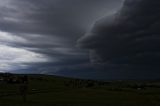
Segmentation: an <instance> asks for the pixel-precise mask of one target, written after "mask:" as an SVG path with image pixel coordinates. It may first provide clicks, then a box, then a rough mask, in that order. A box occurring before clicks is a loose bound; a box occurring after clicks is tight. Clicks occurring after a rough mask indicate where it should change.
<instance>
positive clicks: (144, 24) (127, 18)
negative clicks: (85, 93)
mask: <svg viewBox="0 0 160 106" xmlns="http://www.w3.org/2000/svg"><path fill="white" fill-rule="evenodd" d="M159 5H160V1H159V0H154V1H151V0H126V1H125V2H124V4H123V6H122V8H121V9H120V10H119V11H118V12H117V13H115V14H114V15H111V16H109V17H106V18H103V19H101V20H100V21H97V22H96V24H95V25H94V27H93V28H92V30H91V31H90V32H89V34H86V35H85V36H84V37H82V38H81V39H80V40H79V44H78V45H79V46H81V47H83V48H86V49H90V50H91V59H92V61H93V62H98V63H105V64H108V65H112V64H114V65H115V66H117V65H121V66H122V67H121V69H124V68H127V67H126V66H123V65H127V66H128V67H130V68H128V70H129V69H132V70H146V69H147V68H148V69H149V70H155V69H157V68H160V67H159V66H158V65H159V63H160V62H159V60H160V55H159V53H160V49H159V48H160V43H159V41H160V39H159V35H160V31H159V27H160V13H159V11H160V8H159ZM135 67H137V68H135ZM138 68H139V69H138Z"/></svg>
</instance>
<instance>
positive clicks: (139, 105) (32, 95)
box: [0, 73, 160, 106]
mask: <svg viewBox="0 0 160 106" xmlns="http://www.w3.org/2000/svg"><path fill="white" fill-rule="evenodd" d="M23 76H24V75H17V74H16V75H15V74H8V73H4V74H1V75H0V105H1V106H44V105H46V106H159V105H160V81H159V80H152V81H145V80H144V81H135V80H129V81H96V80H86V79H85V80H81V79H74V78H65V77H57V76H51V75H27V76H28V79H29V81H28V84H27V86H28V90H27V94H26V101H24V100H23V95H21V94H20V91H19V86H20V85H21V82H19V81H18V78H20V77H23ZM8 78H9V79H10V80H8ZM11 79H12V80H11Z"/></svg>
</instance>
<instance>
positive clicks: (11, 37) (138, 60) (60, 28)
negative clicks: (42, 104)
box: [0, 0, 160, 79]
mask: <svg viewBox="0 0 160 106" xmlns="http://www.w3.org/2000/svg"><path fill="white" fill-rule="evenodd" d="M0 2H1V3H0V44H1V45H0V72H14V73H39V74H53V75H60V76H69V77H78V78H90V79H123V78H124V79H125V78H132V79H134V78H159V77H160V75H159V73H158V70H159V66H158V64H159V63H160V62H159V59H160V55H159V46H160V44H159V37H158V36H159V30H158V27H159V25H160V24H159V22H160V20H159V19H160V14H159V10H160V8H159V4H160V2H159V1H158V0H154V2H153V1H151V0H34V1H33V0H5V1H4V0H0Z"/></svg>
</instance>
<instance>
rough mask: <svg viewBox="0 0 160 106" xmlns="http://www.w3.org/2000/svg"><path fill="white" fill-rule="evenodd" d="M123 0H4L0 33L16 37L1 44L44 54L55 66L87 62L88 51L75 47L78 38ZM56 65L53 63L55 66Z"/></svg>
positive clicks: (1, 9) (117, 6) (0, 41)
mask: <svg viewBox="0 0 160 106" xmlns="http://www.w3.org/2000/svg"><path fill="white" fill-rule="evenodd" d="M121 2H122V0H34V1H33V0H5V1H4V0H1V4H0V32H4V33H8V34H9V37H11V36H12V35H14V36H16V37H15V39H14V40H11V41H8V38H4V39H0V43H1V44H2V45H7V46H9V47H14V48H21V49H23V50H26V51H31V52H34V53H38V54H43V55H44V56H46V57H47V58H48V59H49V60H53V61H49V62H52V63H53V64H56V65H58V64H59V65H63V64H82V63H86V62H88V54H87V51H86V50H82V49H79V48H76V41H77V39H78V38H79V37H80V36H81V35H82V34H84V33H85V32H86V31H87V30H88V29H89V28H90V26H91V25H92V23H93V22H94V21H95V20H97V19H98V18H100V17H103V16H104V15H108V14H111V13H113V12H115V11H116V10H117V9H118V8H120V4H121ZM11 38H12V37H11ZM19 38H21V39H23V41H22V40H21V41H20V40H19ZM55 60H56V62H55ZM23 64H26V63H22V65H23ZM27 64H28V63H27ZM37 64H39V65H41V64H40V63H38V62H37ZM43 64H44V63H43ZM53 64H52V65H50V66H53V67H55V66H54V65H53ZM32 65H35V64H33V63H32V62H31V63H30V64H29V65H27V66H28V67H32ZM33 67H34V66H33ZM44 67H48V66H46V65H44ZM16 69H17V68H16Z"/></svg>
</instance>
